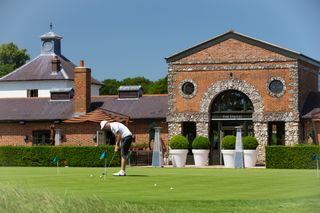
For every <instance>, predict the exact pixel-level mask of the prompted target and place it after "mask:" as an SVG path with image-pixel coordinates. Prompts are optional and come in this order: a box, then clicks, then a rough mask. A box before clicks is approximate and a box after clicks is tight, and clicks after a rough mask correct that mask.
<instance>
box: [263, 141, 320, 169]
mask: <svg viewBox="0 0 320 213" xmlns="http://www.w3.org/2000/svg"><path fill="white" fill-rule="evenodd" d="M314 154H317V155H320V148H319V146H316V145H301V146H267V147H266V168H272V169H315V168H316V165H317V162H316V161H315V160H312V156H313V155H314Z"/></svg>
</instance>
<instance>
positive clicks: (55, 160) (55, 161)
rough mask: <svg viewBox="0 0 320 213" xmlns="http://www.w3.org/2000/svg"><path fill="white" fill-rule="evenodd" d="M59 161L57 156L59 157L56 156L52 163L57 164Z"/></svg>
mask: <svg viewBox="0 0 320 213" xmlns="http://www.w3.org/2000/svg"><path fill="white" fill-rule="evenodd" d="M58 161H59V158H58V156H57V155H56V156H54V158H53V160H52V162H53V163H57V162H58Z"/></svg>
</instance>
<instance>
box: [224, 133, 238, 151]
mask: <svg viewBox="0 0 320 213" xmlns="http://www.w3.org/2000/svg"><path fill="white" fill-rule="evenodd" d="M235 147H236V136H234V135H226V136H224V137H223V138H222V148H223V149H235Z"/></svg>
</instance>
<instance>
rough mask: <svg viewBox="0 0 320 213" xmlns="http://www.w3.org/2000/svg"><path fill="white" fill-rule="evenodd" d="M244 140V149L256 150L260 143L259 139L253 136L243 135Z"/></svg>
mask: <svg viewBox="0 0 320 213" xmlns="http://www.w3.org/2000/svg"><path fill="white" fill-rule="evenodd" d="M242 142H243V149H253V150H255V149H256V148H257V147H258V145H259V142H258V140H257V139H256V138H255V137H253V136H245V137H243V140H242Z"/></svg>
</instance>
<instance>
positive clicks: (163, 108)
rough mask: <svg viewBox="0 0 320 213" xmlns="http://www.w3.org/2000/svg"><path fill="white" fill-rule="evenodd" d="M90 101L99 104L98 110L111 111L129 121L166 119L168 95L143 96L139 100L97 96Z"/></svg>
mask: <svg viewBox="0 0 320 213" xmlns="http://www.w3.org/2000/svg"><path fill="white" fill-rule="evenodd" d="M91 101H93V102H96V103H100V106H99V107H100V108H102V109H107V110H111V111H114V112H117V113H120V114H123V115H127V116H129V117H130V119H143V118H166V116H167V112H168V95H143V96H142V97H140V98H139V99H118V96H97V97H92V98H91Z"/></svg>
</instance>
